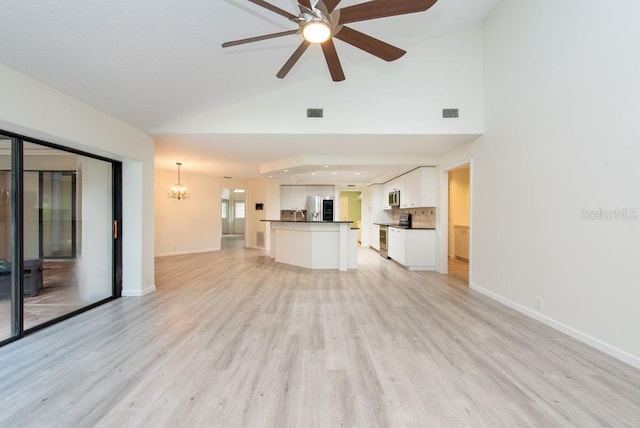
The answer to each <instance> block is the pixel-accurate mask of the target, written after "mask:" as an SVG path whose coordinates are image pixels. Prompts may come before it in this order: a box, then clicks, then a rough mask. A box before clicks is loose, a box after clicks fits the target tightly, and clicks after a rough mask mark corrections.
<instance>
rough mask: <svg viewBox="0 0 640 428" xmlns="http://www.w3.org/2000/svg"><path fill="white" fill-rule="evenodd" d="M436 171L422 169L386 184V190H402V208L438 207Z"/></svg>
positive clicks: (432, 168) (431, 168)
mask: <svg viewBox="0 0 640 428" xmlns="http://www.w3.org/2000/svg"><path fill="white" fill-rule="evenodd" d="M436 178H437V177H436V169H435V168H434V167H420V168H416V169H414V170H413V171H410V172H408V173H406V174H404V175H401V176H400V177H398V178H395V179H393V180H391V181H388V182H387V183H385V190H386V191H387V192H390V191H392V190H400V208H419V207H435V206H436Z"/></svg>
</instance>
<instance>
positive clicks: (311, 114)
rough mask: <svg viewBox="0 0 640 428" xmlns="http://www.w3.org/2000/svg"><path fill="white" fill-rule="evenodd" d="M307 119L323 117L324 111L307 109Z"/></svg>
mask: <svg viewBox="0 0 640 428" xmlns="http://www.w3.org/2000/svg"><path fill="white" fill-rule="evenodd" d="M307 117H314V118H318V117H324V110H322V109H321V108H308V109H307Z"/></svg>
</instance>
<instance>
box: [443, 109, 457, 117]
mask: <svg viewBox="0 0 640 428" xmlns="http://www.w3.org/2000/svg"><path fill="white" fill-rule="evenodd" d="M458 117H460V111H459V110H458V109H457V108H443V109H442V118H443V119H455V118H458Z"/></svg>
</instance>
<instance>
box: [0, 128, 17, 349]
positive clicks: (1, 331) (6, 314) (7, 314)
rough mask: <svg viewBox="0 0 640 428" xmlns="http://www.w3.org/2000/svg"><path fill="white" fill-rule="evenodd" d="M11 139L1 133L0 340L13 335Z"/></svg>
mask: <svg viewBox="0 0 640 428" xmlns="http://www.w3.org/2000/svg"><path fill="white" fill-rule="evenodd" d="M11 145H12V144H11V139H9V138H6V137H2V136H1V135H0V341H3V340H5V339H9V338H10V337H12V336H13V329H12V325H13V318H14V314H13V309H14V308H13V305H12V297H13V282H14V280H13V273H12V269H11V260H12V258H13V239H12V238H11V236H12V230H11V224H12V222H11V217H12V201H11V169H12V165H11V153H12V151H11V150H12V147H11Z"/></svg>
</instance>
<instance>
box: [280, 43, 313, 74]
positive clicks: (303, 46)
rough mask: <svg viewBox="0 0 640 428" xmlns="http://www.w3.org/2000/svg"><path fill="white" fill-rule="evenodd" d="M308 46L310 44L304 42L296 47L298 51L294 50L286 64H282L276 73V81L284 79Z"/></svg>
mask: <svg viewBox="0 0 640 428" xmlns="http://www.w3.org/2000/svg"><path fill="white" fill-rule="evenodd" d="M310 44H311V43H309V42H307V41H306V40H304V41H303V42H302V43H301V44H300V46H298V49H296V51H295V52H294V53H293V55H291V57H290V58H289V59H288V60H287V62H285V63H284V65H283V66H282V68H281V69H280V71H278V74H276V76H277V77H278V79H284V77H285V76H286V75H287V74H288V73H289V71H291V69H292V68H293V66H294V65H295V64H296V62H298V60H299V59H300V57H301V56H302V54H303V53H304V52H305V51H306V50H307V48H308V47H309V45H310Z"/></svg>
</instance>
